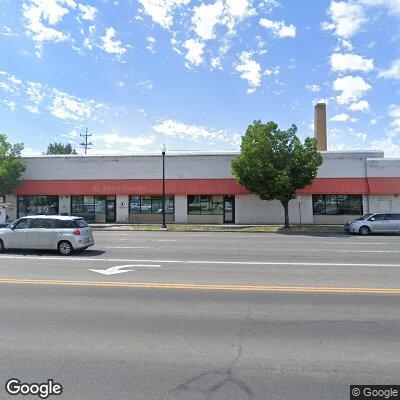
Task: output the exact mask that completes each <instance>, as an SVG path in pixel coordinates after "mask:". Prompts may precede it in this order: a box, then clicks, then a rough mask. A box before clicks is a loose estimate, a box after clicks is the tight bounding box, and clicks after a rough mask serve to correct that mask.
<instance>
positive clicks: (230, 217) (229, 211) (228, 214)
mask: <svg viewBox="0 0 400 400" xmlns="http://www.w3.org/2000/svg"><path fill="white" fill-rule="evenodd" d="M224 223H225V224H234V223H235V196H224Z"/></svg>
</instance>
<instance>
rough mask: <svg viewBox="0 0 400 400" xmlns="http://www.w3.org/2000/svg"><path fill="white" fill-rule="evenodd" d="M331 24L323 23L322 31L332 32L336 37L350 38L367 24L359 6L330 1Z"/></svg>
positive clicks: (352, 3)
mask: <svg viewBox="0 0 400 400" xmlns="http://www.w3.org/2000/svg"><path fill="white" fill-rule="evenodd" d="M329 15H330V17H331V19H332V22H330V23H328V22H325V23H324V24H323V26H322V27H323V29H325V30H331V31H334V32H335V34H336V35H337V36H340V37H342V38H345V39H347V38H350V37H352V36H354V35H355V34H356V33H357V32H358V31H359V30H360V28H361V27H362V25H363V24H365V23H366V22H367V18H366V17H365V14H364V9H363V7H362V6H361V5H360V4H357V3H354V2H347V1H332V2H331V5H330V7H329Z"/></svg>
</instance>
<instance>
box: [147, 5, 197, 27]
mask: <svg viewBox="0 0 400 400" xmlns="http://www.w3.org/2000/svg"><path fill="white" fill-rule="evenodd" d="M189 2H190V0H139V3H140V4H141V5H142V6H143V8H144V12H145V13H146V14H147V15H150V17H151V18H152V20H153V21H154V22H156V23H157V24H159V25H161V26H162V27H163V28H166V29H169V28H170V27H171V26H172V22H173V12H174V9H175V8H177V7H180V6H184V5H186V4H188V3H189Z"/></svg>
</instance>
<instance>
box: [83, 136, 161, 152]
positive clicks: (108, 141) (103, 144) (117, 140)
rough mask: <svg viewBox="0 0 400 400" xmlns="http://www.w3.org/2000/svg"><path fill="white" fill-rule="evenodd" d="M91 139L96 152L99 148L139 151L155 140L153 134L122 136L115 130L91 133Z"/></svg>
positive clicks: (117, 150)
mask: <svg viewBox="0 0 400 400" xmlns="http://www.w3.org/2000/svg"><path fill="white" fill-rule="evenodd" d="M91 140H92V141H93V142H95V145H96V152H101V149H103V150H104V152H106V153H123V152H126V151H140V150H142V149H143V148H146V147H148V146H150V145H152V144H153V143H154V142H155V138H154V136H144V135H140V136H134V137H131V136H122V135H120V134H118V133H116V132H113V133H110V134H106V135H97V134H95V135H93V136H92V137H91ZM118 146H120V149H119V148H118Z"/></svg>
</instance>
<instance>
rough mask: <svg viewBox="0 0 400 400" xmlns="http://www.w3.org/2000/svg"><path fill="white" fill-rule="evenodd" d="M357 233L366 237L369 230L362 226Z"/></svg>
mask: <svg viewBox="0 0 400 400" xmlns="http://www.w3.org/2000/svg"><path fill="white" fill-rule="evenodd" d="M358 232H359V234H360V235H361V236H368V235H369V234H370V233H371V230H370V229H369V228H368V226H362V227H361V228H360V230H359V231H358Z"/></svg>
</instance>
